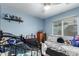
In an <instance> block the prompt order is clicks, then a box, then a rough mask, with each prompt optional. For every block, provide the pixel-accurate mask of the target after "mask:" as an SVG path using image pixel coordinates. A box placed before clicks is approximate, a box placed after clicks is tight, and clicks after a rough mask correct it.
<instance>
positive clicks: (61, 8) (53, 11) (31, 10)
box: [4, 3, 79, 19]
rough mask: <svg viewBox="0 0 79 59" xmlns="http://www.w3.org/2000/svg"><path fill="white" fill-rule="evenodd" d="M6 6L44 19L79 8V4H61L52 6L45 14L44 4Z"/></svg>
mask: <svg viewBox="0 0 79 59" xmlns="http://www.w3.org/2000/svg"><path fill="white" fill-rule="evenodd" d="M4 5H6V6H8V7H10V8H15V9H17V10H19V11H22V12H25V13H28V14H29V15H32V16H35V17H39V18H42V19H44V18H48V17H50V16H54V15H57V14H59V13H62V12H65V11H67V10H70V9H73V8H77V7H79V4H78V3H70V4H69V3H66V4H65V3H61V4H59V5H52V6H51V8H50V9H49V10H47V11H45V12H44V8H43V7H44V6H43V4H42V3H8V4H4Z"/></svg>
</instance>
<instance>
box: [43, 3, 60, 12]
mask: <svg viewBox="0 0 79 59" xmlns="http://www.w3.org/2000/svg"><path fill="white" fill-rule="evenodd" d="M60 4H61V3H42V5H43V11H42V12H46V11H48V10H49V9H50V8H51V7H52V6H57V5H60Z"/></svg>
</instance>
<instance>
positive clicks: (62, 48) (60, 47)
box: [45, 41, 79, 56]
mask: <svg viewBox="0 0 79 59" xmlns="http://www.w3.org/2000/svg"><path fill="white" fill-rule="evenodd" d="M45 44H46V45H47V47H48V48H50V49H52V50H55V51H57V52H61V53H64V54H65V55H69V56H79V52H78V51H79V47H74V46H72V45H65V44H64V43H57V42H50V41H46V42H45Z"/></svg>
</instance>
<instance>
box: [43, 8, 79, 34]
mask: <svg viewBox="0 0 79 59" xmlns="http://www.w3.org/2000/svg"><path fill="white" fill-rule="evenodd" d="M67 16H79V8H75V9H72V10H69V11H66V12H63V13H61V14H58V15H55V16H52V17H50V18H48V19H46V20H45V26H44V27H45V29H44V30H45V32H46V33H47V34H48V35H49V34H52V22H53V20H57V19H62V18H63V17H67Z"/></svg>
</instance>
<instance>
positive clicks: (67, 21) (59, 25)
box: [53, 17, 77, 36]
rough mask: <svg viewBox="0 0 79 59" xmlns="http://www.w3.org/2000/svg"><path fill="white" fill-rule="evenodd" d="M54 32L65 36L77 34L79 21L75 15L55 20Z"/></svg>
mask: <svg viewBox="0 0 79 59" xmlns="http://www.w3.org/2000/svg"><path fill="white" fill-rule="evenodd" d="M53 34H54V35H64V36H74V35H77V21H76V19H75V17H68V18H64V19H63V20H58V21H55V22H53Z"/></svg>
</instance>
